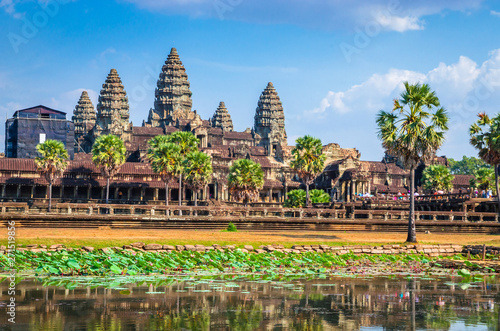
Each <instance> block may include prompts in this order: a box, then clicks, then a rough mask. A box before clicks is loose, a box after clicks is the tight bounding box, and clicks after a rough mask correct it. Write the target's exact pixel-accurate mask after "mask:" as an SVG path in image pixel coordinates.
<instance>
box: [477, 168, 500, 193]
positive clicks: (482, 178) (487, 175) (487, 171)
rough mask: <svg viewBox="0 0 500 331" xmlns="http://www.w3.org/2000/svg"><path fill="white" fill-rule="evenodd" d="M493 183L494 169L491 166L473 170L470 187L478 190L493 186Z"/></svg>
mask: <svg viewBox="0 0 500 331" xmlns="http://www.w3.org/2000/svg"><path fill="white" fill-rule="evenodd" d="M494 183H495V171H494V170H493V168H479V169H477V170H476V171H474V179H473V181H472V182H471V184H473V185H471V186H472V187H474V188H478V189H480V190H488V189H489V188H493V187H494Z"/></svg>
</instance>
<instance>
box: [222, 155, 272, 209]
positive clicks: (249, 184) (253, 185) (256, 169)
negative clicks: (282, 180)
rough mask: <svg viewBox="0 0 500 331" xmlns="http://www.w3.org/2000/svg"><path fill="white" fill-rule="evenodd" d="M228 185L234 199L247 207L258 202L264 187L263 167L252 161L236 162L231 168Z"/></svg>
mask: <svg viewBox="0 0 500 331" xmlns="http://www.w3.org/2000/svg"><path fill="white" fill-rule="evenodd" d="M228 185H229V192H230V193H231V198H232V199H234V200H237V201H243V202H244V203H245V205H247V204H248V202H249V201H255V200H257V199H258V197H259V190H260V189H261V188H262V187H263V186H264V172H263V171H262V167H261V166H260V164H258V163H256V162H254V161H252V160H248V159H241V160H236V161H235V162H234V163H233V165H232V166H231V167H230V168H229V177H228Z"/></svg>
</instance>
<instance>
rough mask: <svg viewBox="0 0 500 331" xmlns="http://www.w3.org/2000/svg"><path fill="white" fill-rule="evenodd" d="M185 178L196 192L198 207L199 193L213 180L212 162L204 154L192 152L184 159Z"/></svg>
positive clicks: (195, 203) (195, 201)
mask: <svg viewBox="0 0 500 331" xmlns="http://www.w3.org/2000/svg"><path fill="white" fill-rule="evenodd" d="M182 168H183V170H184V178H185V180H186V181H187V183H188V185H189V187H190V188H191V189H192V190H193V191H194V205H195V206H197V205H198V191H199V190H201V189H202V188H203V187H205V185H207V184H208V183H209V182H210V180H211V179H212V172H213V169H212V160H211V159H210V156H208V155H207V154H205V153H203V152H190V153H188V154H187V155H186V158H185V159H184V162H183V166H182Z"/></svg>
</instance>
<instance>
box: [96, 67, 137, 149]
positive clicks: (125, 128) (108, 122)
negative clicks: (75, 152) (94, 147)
mask: <svg viewBox="0 0 500 331" xmlns="http://www.w3.org/2000/svg"><path fill="white" fill-rule="evenodd" d="M129 116H130V114H129V105H128V98H127V92H125V89H124V87H123V84H122V81H121V79H120V76H118V72H116V69H111V71H110V72H109V75H108V77H107V78H106V82H104V84H102V89H101V93H100V95H99V103H98V104H97V120H96V125H95V127H94V129H93V130H92V136H93V140H95V138H97V137H98V136H100V135H103V134H114V135H115V136H118V137H120V138H121V139H122V140H123V141H131V139H132V123H130V122H129Z"/></svg>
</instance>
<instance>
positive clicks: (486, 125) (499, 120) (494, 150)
mask: <svg viewBox="0 0 500 331" xmlns="http://www.w3.org/2000/svg"><path fill="white" fill-rule="evenodd" d="M478 117H479V119H478V120H477V122H476V123H474V124H472V125H471V127H470V129H469V133H470V143H471V145H472V146H474V148H476V149H477V150H478V151H479V157H480V158H481V159H482V160H483V161H484V162H486V163H488V164H491V165H492V166H493V168H494V170H495V188H496V191H497V192H500V190H499V184H498V165H499V164H500V113H499V114H497V115H496V116H495V117H493V118H490V117H489V116H488V115H486V114H484V113H481V114H479V115H478ZM497 201H498V202H497V203H498V212H499V213H500V198H499V197H498V194H497Z"/></svg>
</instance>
